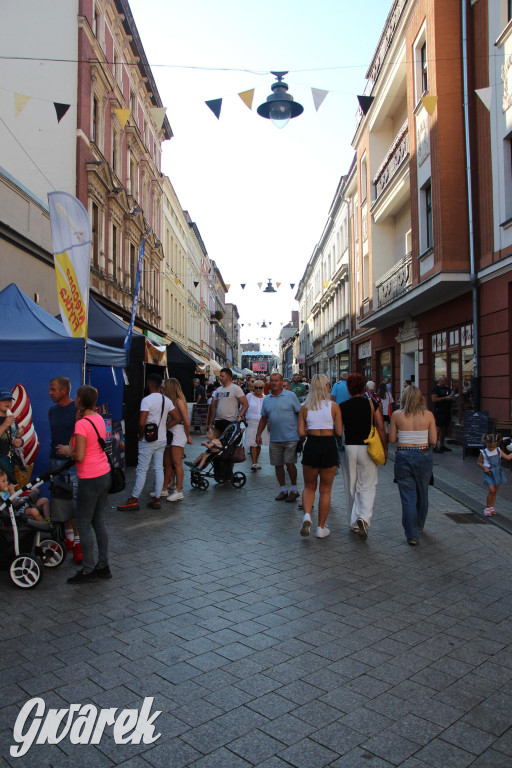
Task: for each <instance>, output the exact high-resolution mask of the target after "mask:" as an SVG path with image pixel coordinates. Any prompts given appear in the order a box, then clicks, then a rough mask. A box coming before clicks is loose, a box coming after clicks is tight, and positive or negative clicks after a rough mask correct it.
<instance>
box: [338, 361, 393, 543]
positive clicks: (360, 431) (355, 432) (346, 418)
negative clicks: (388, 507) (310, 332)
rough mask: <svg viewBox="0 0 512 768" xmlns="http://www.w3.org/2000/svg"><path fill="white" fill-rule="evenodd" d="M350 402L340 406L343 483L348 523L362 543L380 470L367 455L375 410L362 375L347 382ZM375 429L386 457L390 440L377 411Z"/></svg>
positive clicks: (371, 512) (351, 377) (366, 535)
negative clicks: (367, 440)
mask: <svg viewBox="0 0 512 768" xmlns="http://www.w3.org/2000/svg"><path fill="white" fill-rule="evenodd" d="M347 387H348V391H349V393H350V400H346V401H345V402H344V403H342V404H341V417H342V419H343V434H344V436H345V450H344V452H343V458H342V462H341V465H342V469H343V480H344V483H345V495H346V497H347V506H348V522H349V525H350V528H351V530H352V531H354V532H355V533H357V534H358V535H359V537H360V538H361V539H363V540H366V539H367V538H368V528H369V527H370V525H371V521H372V514H373V502H374V501H375V492H376V490H377V481H378V474H377V467H376V465H375V464H374V463H373V461H372V460H371V458H370V456H369V455H368V447H367V446H366V444H365V440H366V439H367V438H368V435H369V433H370V429H371V426H372V406H371V404H370V399H369V398H368V397H365V396H364V391H365V387H364V380H363V377H362V376H361V374H360V373H351V374H350V376H349V377H348V379H347ZM375 426H376V428H377V431H378V433H379V436H380V439H381V441H382V445H383V447H384V452H385V454H386V457H387V438H386V431H385V429H384V422H383V420H382V415H381V413H380V411H379V410H378V408H376V409H375Z"/></svg>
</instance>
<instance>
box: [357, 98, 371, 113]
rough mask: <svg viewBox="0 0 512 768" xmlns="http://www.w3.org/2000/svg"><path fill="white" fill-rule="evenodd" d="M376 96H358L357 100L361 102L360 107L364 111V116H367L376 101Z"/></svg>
mask: <svg viewBox="0 0 512 768" xmlns="http://www.w3.org/2000/svg"><path fill="white" fill-rule="evenodd" d="M374 98H375V96H358V97H357V100H358V102H359V106H360V107H361V109H362V110H363V115H366V114H367V112H368V110H369V109H370V107H371V105H372V101H373V100H374Z"/></svg>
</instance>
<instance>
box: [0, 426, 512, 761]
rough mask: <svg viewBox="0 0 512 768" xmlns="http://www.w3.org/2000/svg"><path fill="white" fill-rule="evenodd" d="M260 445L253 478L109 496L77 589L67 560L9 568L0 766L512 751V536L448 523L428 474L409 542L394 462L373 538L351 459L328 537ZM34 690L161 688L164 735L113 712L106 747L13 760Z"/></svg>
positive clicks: (64, 747) (453, 756)
mask: <svg viewBox="0 0 512 768" xmlns="http://www.w3.org/2000/svg"><path fill="white" fill-rule="evenodd" d="M198 442H199V441H198V440H197V441H196V444H195V445H194V447H191V448H190V450H189V454H190V455H191V456H194V455H196V454H197V453H199V450H200V448H199V445H198ZM262 458H263V461H262V464H263V469H262V470H261V471H260V472H257V473H251V472H250V471H249V464H248V463H247V464H246V465H244V468H246V471H247V475H248V477H247V484H246V485H245V487H244V488H242V489H234V488H232V487H230V486H217V485H215V483H213V482H212V484H211V485H210V488H209V489H208V490H207V491H200V490H192V489H190V488H189V487H188V486H187V485H186V486H185V490H186V493H185V500H184V501H183V502H181V503H177V504H169V503H167V502H165V501H163V502H162V509H161V511H153V510H150V509H147V508H145V507H142V508H141V510H140V511H139V512H133V513H120V512H118V511H117V510H116V509H115V508H113V509H112V510H111V511H110V513H109V530H110V539H111V567H112V571H113V574H114V578H113V579H112V580H111V581H101V582H98V583H94V584H88V585H81V586H69V585H67V584H66V578H67V577H68V576H69V575H70V574H71V573H73V565H72V563H71V561H66V562H65V563H64V564H63V565H62V566H61V567H60V568H58V569H54V570H51V571H49V572H46V573H45V576H44V579H43V580H42V582H41V583H40V584H39V585H38V587H37V588H36V589H34V590H30V591H22V590H20V589H16V588H14V587H13V586H12V585H11V584H10V582H9V578H8V575H7V574H6V573H0V611H1V618H2V620H1V624H0V670H1V677H0V768H7V766H10V767H11V768H26V767H27V768H28V767H29V768H71V767H73V768H108V767H109V766H123V768H181V767H182V766H193V767H194V768H242V767H249V766H259V768H285V767H289V766H293V767H294V768H322V767H323V766H330V767H331V768H384V766H402V768H426V767H427V766H428V767H431V768H451V767H452V766H453V767H454V768H463V767H465V766H473V767H474V768H510V766H511V765H512V728H511V725H512V685H511V678H512V618H511V617H512V580H511V576H512V556H511V548H510V544H511V541H512V540H511V539H510V536H509V535H508V534H507V533H506V532H505V531H503V530H500V529H499V528H497V527H495V526H493V525H491V524H488V523H485V522H484V523H483V524H475V525H472V524H457V523H456V522H454V521H453V520H452V519H450V518H448V517H447V516H446V513H448V512H450V513H467V512H468V509H467V507H465V506H463V505H462V504H460V503H458V502H457V501H455V500H454V499H453V498H451V497H449V496H447V495H445V494H444V493H443V492H442V491H440V490H439V489H437V488H433V489H431V494H430V501H431V507H430V513H429V517H428V520H427V526H426V530H425V533H424V534H423V536H422V539H421V545H420V546H419V547H414V548H413V547H409V546H408V545H407V544H406V542H405V539H404V536H403V531H402V527H401V523H400V503H399V496H398V490H397V486H396V485H394V484H393V482H392V471H393V465H392V463H391V462H390V463H388V465H386V466H385V467H383V468H381V469H379V486H378V491H377V499H376V504H375V513H374V520H373V524H372V526H371V529H370V533H369V538H368V540H367V541H366V542H362V541H360V540H359V539H358V538H357V537H356V536H355V535H354V534H352V533H351V532H350V531H349V530H348V526H347V519H346V518H347V515H346V506H345V497H344V489H343V481H342V477H341V474H340V475H338V476H337V477H336V480H335V485H334V490H333V506H332V511H331V514H330V516H329V526H330V529H331V536H330V537H329V538H328V539H323V540H318V539H316V538H315V537H314V536H311V537H309V538H307V539H303V538H301V537H300V536H299V529H300V524H301V512H300V511H299V510H298V508H297V504H286V503H283V502H277V501H274V496H275V495H276V493H277V490H278V489H277V485H276V482H275V479H274V476H273V471H272V469H271V468H270V466H269V464H268V458H267V456H266V455H264V456H263V457H262ZM128 474H129V476H132V477H133V470H130V471H129V473H128ZM454 482H456V481H455V480H454ZM146 488H147V492H149V490H151V489H150V487H149V483H148V484H147V486H146ZM130 489H131V486H129V488H128V491H129V490H130ZM124 497H125V494H121V497H117V498H113V503H115V502H117V503H119V502H120V501H123V500H124ZM146 500H147V498H146V497H144V498H143V499H142V500H141V501H142V502H145V501H146ZM315 522H316V521H314V525H315ZM313 531H314V526H313ZM33 697H41V698H42V699H43V700H44V702H45V705H46V707H47V708H50V707H54V708H68V707H69V706H70V704H74V703H76V704H86V703H90V704H93V705H95V706H96V707H98V708H100V707H102V708H107V707H118V708H120V709H124V708H132V709H140V707H141V706H142V702H143V699H144V697H154V704H153V711H155V710H161V712H162V714H161V715H160V716H159V717H158V719H157V721H156V726H157V728H156V731H157V732H160V733H161V736H160V738H159V739H158V740H157V741H156V742H155V743H154V744H139V745H137V744H116V743H115V741H114V738H113V732H112V729H111V728H110V727H108V728H107V729H106V730H105V733H104V735H103V737H102V738H101V741H100V743H99V744H97V745H84V744H78V745H73V744H72V743H71V742H70V740H69V739H67V738H65V739H63V740H62V741H61V742H60V743H59V744H52V745H48V744H39V745H38V744H35V745H34V746H33V747H32V748H31V749H30V750H29V752H28V753H27V754H26V755H25V756H24V757H19V758H14V757H11V756H10V752H9V747H10V745H12V744H13V743H14V742H13V735H12V729H13V726H14V722H15V720H16V717H17V714H18V712H19V710H20V708H21V707H22V706H23V704H24V703H26V702H27V701H28V700H29V699H31V698H33ZM26 728H28V724H27V726H26Z"/></svg>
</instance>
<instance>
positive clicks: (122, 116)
mask: <svg viewBox="0 0 512 768" xmlns="http://www.w3.org/2000/svg"><path fill="white" fill-rule="evenodd" d="M114 114H115V116H116V117H117V119H118V120H119V122H120V123H121V128H124V127H125V125H126V123H127V122H128V118H129V117H130V110H129V109H114Z"/></svg>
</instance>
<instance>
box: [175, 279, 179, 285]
mask: <svg viewBox="0 0 512 768" xmlns="http://www.w3.org/2000/svg"><path fill="white" fill-rule="evenodd" d="M174 282H175V283H176V285H179V284H180V279H179V277H175V278H174Z"/></svg>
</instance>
